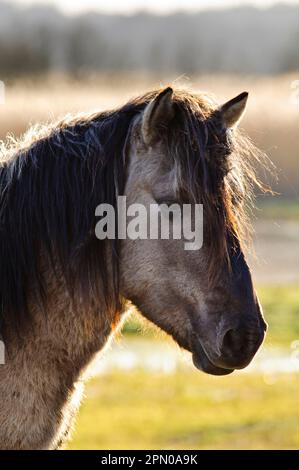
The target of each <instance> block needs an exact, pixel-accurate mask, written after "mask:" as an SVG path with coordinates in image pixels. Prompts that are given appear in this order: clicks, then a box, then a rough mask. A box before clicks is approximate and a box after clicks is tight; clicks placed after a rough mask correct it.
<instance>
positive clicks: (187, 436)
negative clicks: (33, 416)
mask: <svg viewBox="0 0 299 470" xmlns="http://www.w3.org/2000/svg"><path fill="white" fill-rule="evenodd" d="M266 379H267V378H266ZM88 396H89V398H88V400H86V401H85V402H84V404H83V407H82V410H81V413H80V416H79V420H78V422H77V426H76V431H75V433H74V436H73V440H72V441H71V443H70V445H69V448H70V449H142V448H143V449H144V448H148V449H150V448H151V449H208V448H224V449H243V448H246V449H253V448H255V449H275V448H298V447H299V393H298V377H296V376H294V375H286V376H278V378H277V380H276V382H274V383H273V381H272V380H271V385H268V384H267V383H266V382H265V378H264V377H263V376H261V375H249V374H248V375H247V374H244V373H238V374H235V375H232V376H229V377H222V378H220V377H218V378H217V377H210V376H206V375H203V374H201V373H200V372H198V371H196V370H194V371H188V372H182V371H181V372H178V373H175V374H173V375H161V374H147V373H142V372H129V373H128V372H123V373H115V374H111V375H106V376H102V377H100V378H97V379H96V380H94V381H93V382H91V383H90V384H89V387H88Z"/></svg>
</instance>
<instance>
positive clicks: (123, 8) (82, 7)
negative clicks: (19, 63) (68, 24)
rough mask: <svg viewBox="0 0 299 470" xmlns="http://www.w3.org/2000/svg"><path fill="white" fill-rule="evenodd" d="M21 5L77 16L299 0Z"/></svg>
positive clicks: (89, 0)
mask: <svg viewBox="0 0 299 470" xmlns="http://www.w3.org/2000/svg"><path fill="white" fill-rule="evenodd" d="M13 1H14V3H19V4H21V5H32V4H38V3H42V4H48V5H55V6H56V7H58V8H59V9H60V10H62V11H64V12H65V13H67V14H76V13H80V12H82V11H87V10H96V11H103V12H107V13H115V12H118V13H132V12H134V11H138V10H149V11H155V12H157V13H168V12H171V11H175V10H179V9H180V10H182V9H184V10H187V11H192V10H200V9H207V8H225V7H229V6H240V5H244V3H247V4H251V5H255V6H258V7H261V8H265V7H268V6H271V5H273V4H275V3H290V4H299V0H245V1H244V0H243V1H241V0H13Z"/></svg>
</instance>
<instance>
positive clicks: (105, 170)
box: [0, 90, 262, 327]
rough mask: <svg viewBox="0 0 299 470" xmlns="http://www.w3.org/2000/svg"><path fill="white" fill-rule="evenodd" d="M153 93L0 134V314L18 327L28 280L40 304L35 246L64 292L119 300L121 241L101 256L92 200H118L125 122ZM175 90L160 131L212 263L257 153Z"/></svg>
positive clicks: (237, 226)
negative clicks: (2, 139)
mask: <svg viewBox="0 0 299 470" xmlns="http://www.w3.org/2000/svg"><path fill="white" fill-rule="evenodd" d="M157 93H158V91H157V90H155V91H152V92H149V93H146V94H145V95H142V96H140V97H138V98H136V99H135V100H133V101H130V102H129V103H127V104H126V105H124V106H123V107H121V108H119V109H117V110H114V111H110V112H103V113H98V114H92V115H79V116H75V117H74V116H69V117H67V118H65V119H64V120H62V121H59V122H58V123H56V124H48V125H42V126H35V127H33V128H31V129H30V130H29V131H28V132H27V133H26V134H25V136H23V138H21V139H20V140H13V139H9V140H8V142H6V143H2V145H1V148H0V302H1V304H0V319H1V318H2V317H4V316H5V319H7V320H8V321H9V322H14V324H15V325H16V327H17V326H18V325H21V323H22V322H23V321H26V319H28V315H29V306H28V301H29V299H28V292H29V290H30V291H31V292H32V293H33V295H34V296H35V297H36V300H37V301H38V302H39V303H40V304H41V305H43V303H44V296H45V286H44V280H43V276H42V273H41V270H40V261H41V259H40V258H41V253H43V254H46V255H48V257H49V259H50V261H51V262H52V264H53V268H54V269H55V267H56V268H57V266H58V269H59V272H61V273H63V274H64V276H65V281H66V285H67V286H68V288H69V290H70V292H71V293H72V292H75V291H77V289H79V292H80V295H82V296H83V297H87V298H90V297H92V298H95V296H97V295H99V294H100V292H101V293H102V295H103V293H104V301H105V303H106V307H107V308H108V309H111V310H112V311H116V310H118V309H119V308H121V297H120V292H119V270H118V264H119V263H118V258H119V243H118V240H115V241H113V242H112V241H111V243H112V245H111V250H112V251H111V256H112V260H110V258H109V260H107V250H106V249H105V246H106V245H105V244H104V242H100V241H99V240H97V239H96V237H95V233H94V227H95V208H96V207H97V206H98V205H99V204H101V203H103V202H105V203H109V204H112V205H113V206H114V207H116V198H117V196H118V195H121V194H123V191H124V185H125V168H126V143H127V141H128V138H129V136H130V129H131V126H132V123H133V121H134V118H135V117H136V116H138V115H139V114H140V113H141V112H142V111H143V110H144V108H145V106H146V105H147V104H148V103H149V102H150V100H151V99H152V98H153V97H154V96H156V94H157ZM173 99H174V101H175V106H176V108H177V113H176V116H175V118H174V119H173V121H172V122H171V125H170V126H169V127H168V128H165V129H164V131H163V133H162V134H163V141H164V143H165V149H166V150H167V152H168V153H169V157H170V158H172V159H173V161H174V164H175V165H176V167H177V169H178V171H177V173H178V183H179V192H180V196H181V197H182V198H184V199H188V200H190V199H192V200H193V201H197V202H199V201H200V202H202V203H203V204H204V210H205V221H206V225H207V227H208V231H209V233H210V234H209V237H208V238H209V239H210V240H211V253H212V256H211V272H212V273H213V272H216V268H215V267H217V268H219V260H220V259H223V258H225V256H226V255H227V243H228V234H233V236H234V237H235V238H236V239H238V240H241V239H242V238H243V237H244V226H245V212H246V211H245V209H244V208H245V206H246V204H247V203H248V202H249V201H250V198H251V195H252V193H253V187H254V185H257V186H258V187H260V188H262V185H261V184H260V183H259V181H258V179H257V177H256V172H255V163H258V162H259V161H260V160H261V157H262V155H261V153H260V152H259V151H257V149H256V148H255V147H254V146H253V145H252V144H251V143H250V141H249V140H248V139H247V138H246V137H244V136H243V135H242V134H241V133H240V132H239V131H237V132H234V133H230V132H226V130H224V129H223V128H222V127H221V125H220V121H219V119H220V118H219V115H218V114H217V108H216V106H215V103H213V101H212V100H211V99H210V98H208V97H207V96H205V95H193V94H190V93H189V92H187V91H181V90H176V91H175V93H174V96H173ZM180 149H183V151H181V150H180ZM215 261H216V262H215ZM108 264H110V265H111V266H112V282H111V283H109V282H108V267H107V265H108ZM82 273H83V274H82Z"/></svg>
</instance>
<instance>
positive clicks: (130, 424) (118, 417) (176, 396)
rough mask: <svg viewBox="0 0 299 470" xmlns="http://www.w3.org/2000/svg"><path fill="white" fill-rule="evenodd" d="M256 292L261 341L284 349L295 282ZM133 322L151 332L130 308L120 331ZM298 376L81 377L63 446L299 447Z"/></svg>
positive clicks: (297, 300)
mask: <svg viewBox="0 0 299 470" xmlns="http://www.w3.org/2000/svg"><path fill="white" fill-rule="evenodd" d="M258 293H259V295H260V298H261V302H262V304H263V307H264V311H265V316H266V318H267V321H268V323H269V332H268V335H267V340H266V344H267V345H271V346H273V345H274V346H282V347H285V348H287V349H289V351H290V353H291V349H290V344H291V342H292V341H294V340H295V339H299V286H298V285H294V286H283V287H281V286H271V287H266V286H264V287H260V288H259V289H258ZM139 330H141V331H142V334H143V335H145V336H148V337H153V338H154V337H155V336H156V334H157V333H156V331H157V330H156V329H155V328H154V327H153V326H148V325H146V327H144V323H143V321H141V320H140V318H139V317H138V316H133V317H132V318H131V319H130V320H129V322H128V323H127V324H126V325H125V327H124V332H125V334H128V335H129V334H130V335H133V334H136V332H138V331H139ZM138 334H140V332H139V333H138ZM153 347H154V341H153ZM298 384H299V376H298V375H296V374H277V375H274V376H273V375H270V374H267V375H262V374H246V373H240V372H236V373H234V374H233V375H230V376H227V377H211V376H208V375H204V374H202V373H201V372H199V371H197V370H195V369H194V370H193V369H186V370H184V369H183V370H178V371H177V372H175V373H174V374H170V375H167V374H158V373H146V372H142V371H130V372H127V371H123V372H113V373H111V374H108V375H103V376H100V377H97V378H95V379H93V381H91V382H90V383H89V384H88V386H87V397H88V398H87V399H86V400H85V401H84V403H83V406H82V409H81V412H80V415H79V419H78V422H77V426H76V430H75V433H74V436H73V440H72V441H71V442H70V444H69V448H71V449H140V448H148V449H150V448H152V449H163V448H166V449H213V448H214V449H217V448H223V449H276V448H279V449H295V448H299V393H298Z"/></svg>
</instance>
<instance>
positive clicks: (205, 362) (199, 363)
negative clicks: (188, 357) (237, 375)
mask: <svg viewBox="0 0 299 470" xmlns="http://www.w3.org/2000/svg"><path fill="white" fill-rule="evenodd" d="M192 360H193V364H194V365H195V367H196V368H197V369H199V370H201V371H202V372H205V373H206V374H210V375H228V374H231V373H232V372H234V369H225V368H223V367H218V366H215V365H214V364H213V363H212V362H211V361H210V359H209V358H208V356H207V354H206V353H205V351H204V349H203V347H202V346H201V345H197V347H196V352H193V354H192Z"/></svg>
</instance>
